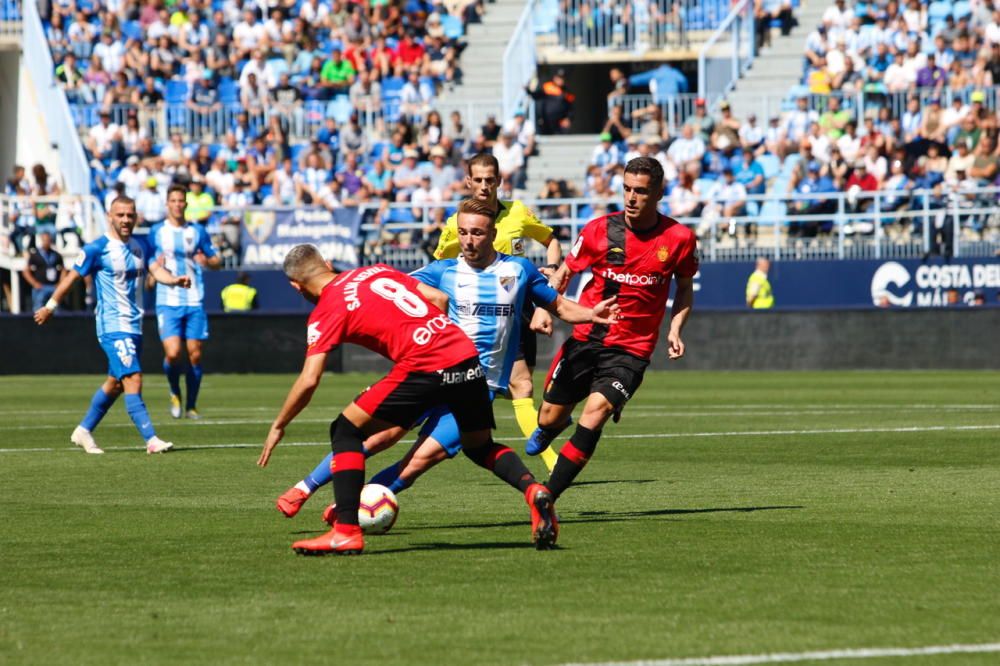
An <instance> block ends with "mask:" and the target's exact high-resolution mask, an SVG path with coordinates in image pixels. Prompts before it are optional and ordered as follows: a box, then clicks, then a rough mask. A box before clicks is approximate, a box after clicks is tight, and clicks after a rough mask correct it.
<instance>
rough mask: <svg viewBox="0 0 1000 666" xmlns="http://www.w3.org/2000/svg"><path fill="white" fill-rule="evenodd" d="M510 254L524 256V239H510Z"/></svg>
mask: <svg viewBox="0 0 1000 666" xmlns="http://www.w3.org/2000/svg"><path fill="white" fill-rule="evenodd" d="M510 253H511V254H515V255H518V256H520V255H522V254H524V239H523V238H511V239H510Z"/></svg>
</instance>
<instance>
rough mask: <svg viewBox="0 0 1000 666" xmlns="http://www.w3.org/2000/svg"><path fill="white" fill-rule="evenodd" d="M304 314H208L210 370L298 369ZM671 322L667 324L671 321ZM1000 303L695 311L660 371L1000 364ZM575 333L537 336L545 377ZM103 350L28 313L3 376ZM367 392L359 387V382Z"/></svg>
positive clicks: (2, 354) (60, 367)
mask: <svg viewBox="0 0 1000 666" xmlns="http://www.w3.org/2000/svg"><path fill="white" fill-rule="evenodd" d="M305 325H306V317H305V315H304V314H295V315H291V314H289V315H217V316H213V317H211V334H212V337H211V339H210V340H209V341H208V343H207V347H206V356H205V368H206V371H208V372H235V373H246V372H260V373H269V372H289V373H292V372H298V371H299V370H300V369H301V367H302V361H303V357H304V353H305V346H306V345H305V328H306V326H305ZM666 325H667V320H666V318H665V320H664V326H666ZM998 330H1000V308H980V309H963V310H957V309H945V310H932V309H914V310H903V309H899V310H839V311H837V310H830V311H813V312H803V311H770V312H695V314H694V315H693V316H692V318H691V320H690V321H689V323H688V326H687V328H686V329H685V331H684V341H685V344H686V345H687V354H686V356H685V357H684V359H683V360H681V361H679V362H673V363H669V364H668V361H667V359H666V351H665V348H664V346H663V343H662V338H663V337H664V336H665V331H664V332H663V333H662V334H661V343H660V345H659V346H658V348H657V350H656V353H655V355H654V358H653V362H652V364H651V366H650V367H651V369H654V370H664V369H668V367H669V369H670V370H683V371H698V370H727V371H731V370H847V369H857V370H890V369H893V370H894V369H903V370H945V369H977V370H1000V336H998V335H997V334H996V332H997V331H998ZM144 332H145V338H144V345H143V352H142V363H143V367H144V368H146V371H147V372H149V373H153V374H157V375H158V374H159V373H160V372H161V370H160V368H161V363H162V359H163V352H162V349H161V348H160V344H159V338H158V337H157V335H156V326H155V320H154V319H153V318H152V317H147V319H146V322H145V327H144ZM568 333H569V328H568V327H566V326H563V325H559V326H558V327H557V329H556V332H555V333H554V335H553V337H552V338H547V337H544V336H543V337H540V338H539V345H538V347H539V349H538V369H539V373H538V374H539V376H544V373H545V370H546V368H547V367H548V364H549V362H550V361H551V359H552V356H553V354H554V352H555V351H556V349H557V348H558V345H560V344H561V343H562V342H563V341H564V340H565V339H566V336H567V335H568ZM388 366H389V364H388V362H387V361H385V360H384V359H382V358H380V357H379V356H377V355H376V354H374V353H371V352H368V351H366V350H364V349H361V348H360V347H355V346H353V345H352V346H347V347H345V348H343V349H341V350H339V351H337V352H335V353H334V354H332V355H331V359H330V363H329V367H330V370H331V371H334V372H362V371H372V372H379V371H384V370H385V369H386V368H388ZM106 370H107V365H106V359H105V357H104V353H103V352H102V351H101V350H100V348H99V347H98V344H97V340H96V336H95V334H94V321H93V318H92V317H89V316H82V315H80V316H61V317H57V318H55V319H54V320H53V321H52V322H50V323H49V324H48V325H47V326H46V327H45V328H41V329H40V328H38V326H36V325H35V323H34V322H33V321H32V320H31V319H30V318H29V317H10V318H6V319H4V320H2V322H0V374H64V373H83V374H93V375H101V374H103V373H104V372H106ZM359 388H360V387H359Z"/></svg>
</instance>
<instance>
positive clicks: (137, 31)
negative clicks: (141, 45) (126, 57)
mask: <svg viewBox="0 0 1000 666" xmlns="http://www.w3.org/2000/svg"><path fill="white" fill-rule="evenodd" d="M122 34H123V35H124V36H125V39H135V40H137V41H140V42H141V41H142V38H143V36H142V26H141V25H139V22H138V21H125V22H124V23H122Z"/></svg>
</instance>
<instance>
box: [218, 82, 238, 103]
mask: <svg viewBox="0 0 1000 666" xmlns="http://www.w3.org/2000/svg"><path fill="white" fill-rule="evenodd" d="M219 101H220V102H221V103H223V104H236V103H237V102H239V101H240V89H239V86H238V85H237V84H236V82H235V81H233V80H232V79H230V78H224V79H220V80H219Z"/></svg>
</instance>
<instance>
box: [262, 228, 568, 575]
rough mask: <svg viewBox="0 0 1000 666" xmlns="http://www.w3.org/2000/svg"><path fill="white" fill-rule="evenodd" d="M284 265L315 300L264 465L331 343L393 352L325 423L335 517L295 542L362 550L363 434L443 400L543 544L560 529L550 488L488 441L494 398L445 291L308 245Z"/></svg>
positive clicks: (470, 451) (305, 550) (385, 429)
mask: <svg viewBox="0 0 1000 666" xmlns="http://www.w3.org/2000/svg"><path fill="white" fill-rule="evenodd" d="M284 270H285V275H287V276H288V279H289V280H290V281H291V283H292V286H293V287H294V288H295V289H296V290H297V291H299V293H301V294H302V295H303V296H304V297H305V298H306V300H308V301H310V302H312V303H315V304H316V307H315V309H313V312H312V314H311V315H310V316H309V328H308V333H307V342H308V350H307V351H306V361H305V365H304V367H303V368H302V372H301V374H300V375H299V378H298V379H297V380H296V382H295V384H294V385H293V386H292V389H291V391H289V393H288V397H287V398H286V399H285V403H284V405H283V406H282V408H281V412H280V413H279V414H278V417H277V418H276V419H275V420H274V423H273V424H272V425H271V430H270V432H269V433H268V435H267V441H266V442H265V443H264V450H263V452H262V453H261V455H260V458H259V459H258V460H257V464H258V465H260V466H261V467H264V466H266V465H267V462H268V459H269V458H270V456H271V451H272V450H273V449H274V447H275V446H277V445H278V442H280V441H281V439H282V437H284V434H285V428H286V427H287V426H288V424H289V423H291V421H292V419H294V418H295V416H296V415H297V414H298V413H299V412H301V411H302V410H303V409H304V408H305V407H306V405H308V404H309V400H310V399H311V398H312V394H313V392H314V391H315V390H316V387H317V386H318V385H319V381H320V378H321V377H322V376H323V369H324V367H325V365H326V356H327V354H328V353H329V352H330V351H331V350H332V349H333V348H334V347H336V346H337V345H339V344H342V343H345V342H352V343H354V344H357V345H361V346H362V347H365V348H367V349H371V350H372V351H375V352H378V353H379V354H381V355H382V356H385V357H386V358H388V359H390V360H391V361H394V362H395V365H394V366H393V369H392V370H391V371H390V372H389V374H388V375H386V376H385V377H383V378H382V379H380V380H379V381H377V382H376V383H374V384H373V385H372V386H370V387H369V388H367V389H365V391H363V392H362V393H361V395H359V396H358V397H357V398H355V400H354V402H352V403H351V404H350V405H348V406H347V408H346V409H345V410H344V411H343V412H342V413H341V414H340V416H338V417H337V418H336V419H335V420H334V421H333V422H332V423H331V424H330V440H331V445H332V448H333V461H332V462H331V469H332V471H333V494H334V499H335V501H336V504H337V518H336V522H335V524H334V527H333V529H332V530H331V531H330V532H329V533H327V534H325V535H323V536H321V537H317V538H315V539H306V540H304V541H297V542H295V543H294V544H292V548H293V549H294V550H295V551H296V552H297V553H299V554H301V555H324V554H327V553H337V554H351V555H355V554H359V553H361V551H362V549H363V548H364V537H363V536H362V534H361V528H360V527H359V526H358V505H359V503H360V496H361V488H362V486H363V485H364V481H365V453H364V447H363V446H362V443H363V442H364V440H365V439H366V437H370V436H373V435H375V434H378V433H387V434H390V433H391V434H399V430H400V429H409V428H410V427H412V426H413V424H414V423H416V421H417V419H418V418H419V417H420V415H421V414H423V413H424V412H426V411H427V410H428V409H430V408H431V407H437V406H439V405H446V406H447V407H448V409H449V410H450V411H451V413H452V414H454V415H455V420H456V421H457V422H458V429H459V431H460V433H461V437H462V448H463V450H464V451H465V454H466V455H467V456H468V457H469V458H470V459H471V460H472V461H473V462H474V463H476V464H477V465H479V466H481V467H485V468H486V469H489V470H490V471H492V472H493V473H494V474H495V475H496V476H498V477H499V478H501V479H503V480H504V481H506V482H507V483H509V484H510V485H512V486H514V487H515V488H517V489H518V490H520V491H521V492H522V493H524V496H525V499H526V500H527V502H528V506H529V507H530V509H531V524H532V540H533V541H534V542H535V545H536V547H537V548H539V549H540V550H541V549H546V548H550V547H551V546H552V545H553V544H554V543H555V539H556V533H557V530H558V524H557V523H556V517H555V509H554V506H553V505H554V499H553V497H552V494H551V493H550V492H549V490H548V489H547V488H545V486H543V485H541V484H539V483H536V482H535V478H534V476H532V474H531V472H529V471H528V469H527V468H526V467H525V466H524V463H523V462H522V461H521V459H520V458H519V457H518V456H517V454H516V453H514V452H513V451H512V450H511V449H510V448H508V447H506V446H504V445H502V444H497V443H495V442H494V441H493V438H492V435H491V433H490V431H491V430H492V428H494V427H495V424H494V421H493V407H492V405H491V401H490V393H489V388H488V386H487V384H486V377H485V374H484V373H483V369H482V366H481V365H480V362H479V353H478V351H477V350H476V347H475V345H473V344H472V341H471V340H469V338H468V337H467V336H466V335H465V333H463V332H462V329H460V328H459V327H458V326H457V325H455V324H454V323H453V322H452V321H451V320H450V319H448V317H447V316H446V315H445V314H444V312H442V309H444V308H446V306H447V297H446V296H445V295H444V294H443V293H442V292H440V291H438V290H437V289H434V288H432V287H428V286H427V285H424V284H422V283H420V282H418V281H417V280H416V279H414V278H412V277H410V276H409V275H406V274H404V273H400V272H399V271H397V270H395V269H393V268H390V267H389V266H386V265H384V264H376V265H374V266H368V267H365V268H358V269H355V270H352V271H348V272H346V273H341V274H337V273H335V272H334V271H333V269H332V268H331V267H330V264H328V263H327V262H326V261H324V260H323V257H322V256H320V254H319V250H317V249H316V248H315V247H314V246H312V245H297V246H295V247H294V248H292V249H291V251H289V253H288V255H287V256H286V258H285V264H284ZM395 439H398V437H395Z"/></svg>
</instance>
